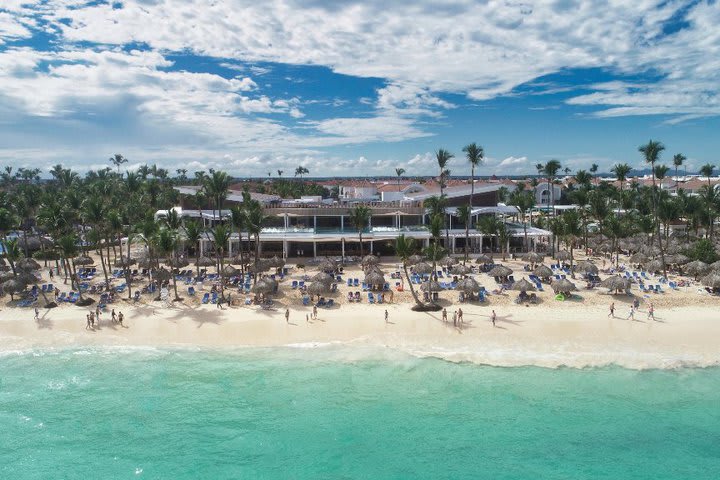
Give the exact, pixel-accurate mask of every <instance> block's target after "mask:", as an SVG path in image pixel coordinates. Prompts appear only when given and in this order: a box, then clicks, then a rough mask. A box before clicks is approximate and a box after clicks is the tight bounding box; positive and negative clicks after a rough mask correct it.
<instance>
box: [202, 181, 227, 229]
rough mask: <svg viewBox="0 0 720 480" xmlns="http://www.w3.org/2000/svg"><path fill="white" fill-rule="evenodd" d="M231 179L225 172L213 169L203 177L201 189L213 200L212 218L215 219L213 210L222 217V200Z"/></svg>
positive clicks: (225, 195)
mask: <svg viewBox="0 0 720 480" xmlns="http://www.w3.org/2000/svg"><path fill="white" fill-rule="evenodd" d="M231 182H232V179H231V178H230V176H229V175H228V174H227V173H225V172H220V171H213V172H212V173H211V174H210V175H208V176H206V177H205V178H204V183H203V189H204V190H205V194H206V195H207V196H208V197H210V198H211V199H212V200H213V202H214V203H213V220H215V210H217V212H218V215H219V216H220V217H222V206H223V202H225V199H226V198H227V195H228V190H229V188H230V183H231Z"/></svg>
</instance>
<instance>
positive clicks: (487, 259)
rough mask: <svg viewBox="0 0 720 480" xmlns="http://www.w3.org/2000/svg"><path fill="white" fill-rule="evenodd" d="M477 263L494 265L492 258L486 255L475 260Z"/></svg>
mask: <svg viewBox="0 0 720 480" xmlns="http://www.w3.org/2000/svg"><path fill="white" fill-rule="evenodd" d="M475 263H484V264H488V263H493V259H492V257H491V256H489V255H485V254H484V253H483V254H481V255H480V256H478V257H477V259H475Z"/></svg>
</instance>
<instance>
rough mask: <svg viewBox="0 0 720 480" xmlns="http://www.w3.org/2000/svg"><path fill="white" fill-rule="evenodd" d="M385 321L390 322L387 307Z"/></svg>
mask: <svg viewBox="0 0 720 480" xmlns="http://www.w3.org/2000/svg"><path fill="white" fill-rule="evenodd" d="M385 323H388V311H387V309H385Z"/></svg>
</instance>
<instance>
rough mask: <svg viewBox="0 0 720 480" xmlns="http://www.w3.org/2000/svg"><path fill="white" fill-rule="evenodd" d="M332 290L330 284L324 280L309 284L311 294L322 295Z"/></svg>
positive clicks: (308, 288) (308, 290)
mask: <svg viewBox="0 0 720 480" xmlns="http://www.w3.org/2000/svg"><path fill="white" fill-rule="evenodd" d="M329 290H330V286H329V285H327V284H326V283H322V282H313V283H311V284H310V285H308V286H307V292H308V293H309V294H310V295H321V294H323V293H327V292H328V291H329Z"/></svg>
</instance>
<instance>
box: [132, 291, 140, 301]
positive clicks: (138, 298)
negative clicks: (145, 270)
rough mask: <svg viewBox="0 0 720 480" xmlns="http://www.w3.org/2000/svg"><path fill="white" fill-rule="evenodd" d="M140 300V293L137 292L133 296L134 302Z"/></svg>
mask: <svg viewBox="0 0 720 480" xmlns="http://www.w3.org/2000/svg"><path fill="white" fill-rule="evenodd" d="M139 300H140V292H139V291H137V290H135V295H134V296H133V301H134V302H137V301H139Z"/></svg>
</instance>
